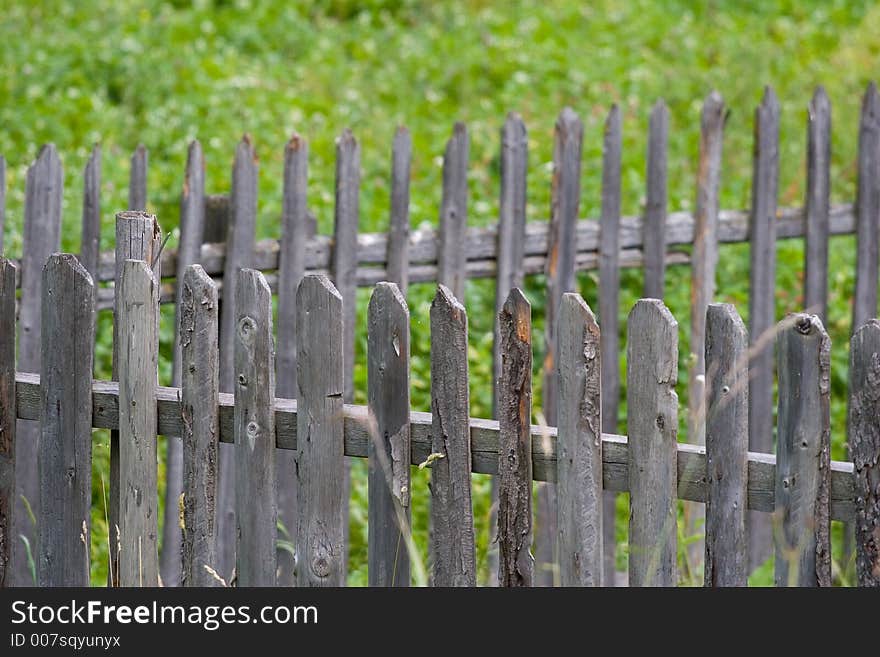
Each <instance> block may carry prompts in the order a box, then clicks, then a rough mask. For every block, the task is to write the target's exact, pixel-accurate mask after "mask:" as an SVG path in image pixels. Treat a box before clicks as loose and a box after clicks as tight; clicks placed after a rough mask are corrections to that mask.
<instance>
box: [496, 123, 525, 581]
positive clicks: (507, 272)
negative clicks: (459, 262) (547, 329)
mask: <svg viewBox="0 0 880 657" xmlns="http://www.w3.org/2000/svg"><path fill="white" fill-rule="evenodd" d="M528 157H529V137H528V133H527V132H526V126H525V124H524V123H523V121H522V119H521V118H520V116H519V115H518V114H515V113H513V112H511V113H510V114H508V116H507V120H506V121H505V122H504V127H503V128H502V129H501V195H500V196H501V198H500V202H499V211H498V240H497V242H496V245H495V262H496V264H497V270H496V273H495V335H494V340H493V344H492V371H493V378H492V382H493V386H492V417H493V418H497V417H498V413H497V409H498V403H499V394H500V391H499V388H498V382H499V380H500V379H501V327H500V324H499V318H500V313H501V312H502V311H503V308H504V303H505V301H507V295H508V294H509V293H510V291H511V290H512V289H513V288H515V287H519V286H521V285H522V284H523V256H524V252H525V237H526V191H527V187H526V176H527V174H528ZM497 502H498V477H493V478H492V512H491V514H490V518H489V526H490V527H496V526H497V522H498V512H497V510H496V509H497ZM490 531H491V530H490ZM497 571H498V546H497V544H496V542H492V541H490V544H489V583H490V584H497V581H496V576H497Z"/></svg>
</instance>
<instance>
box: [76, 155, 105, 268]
mask: <svg viewBox="0 0 880 657" xmlns="http://www.w3.org/2000/svg"><path fill="white" fill-rule="evenodd" d="M100 257H101V147H100V146H99V145H98V144H95V146H94V147H93V148H92V154H91V156H90V157H89V161H88V163H86V168H85V171H84V174H83V209H82V242H81V246H80V251H79V262H80V264H81V265H82V266H83V267H85V268H86V271H87V272H89V276H91V277H92V281H95V280H97V277H98V262H99V258H100Z"/></svg>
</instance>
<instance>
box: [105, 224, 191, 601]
mask: <svg viewBox="0 0 880 657" xmlns="http://www.w3.org/2000/svg"><path fill="white" fill-rule="evenodd" d="M161 240H162V231H161V229H160V228H159V222H157V221H156V217H155V216H154V215H151V214H147V213H146V212H138V211H131V210H129V211H126V212H118V213H117V214H116V254H115V260H114V264H115V268H116V276H115V279H114V280H115V283H114V288H113V290H114V304H115V308H114V312H113V378H114V380H118V379H119V376H118V371H119V359H120V357H121V356H120V344H121V337H120V335H119V313H118V312H117V310H118V303H119V297H118V294H119V290H120V289H121V287H122V271H123V265H124V264H125V262H126V260H142V261H144V262H147V263H153V266H152V271H153V277H154V278H155V279H156V281H160V280H162V279H161V265H162V261H161V259H160V258H158V257H157V256H158V255H159V250H160V248H161V243H162V242H161ZM157 293H158V292H157ZM157 321H158V315H157ZM157 335H158V328H157ZM117 428H118V427H117ZM171 435H180V434H171ZM119 457H120V445H119V432H118V431H111V432H110V503H109V504H108V507H109V509H108V526H109V531H110V543H111V545H113V544H116V543H118V541H119V536H118V532H117V529H116V528H117V527H120V526H121V525H120V524H119V522H120V520H119V508H120V506H119V501H120V494H121V491H122V489H121V487H120V479H119V476H120V470H119ZM109 559H110V563H109V567H108V569H107V579H108V582H109V584H110V585H111V586H118V585H119V581H120V580H119V553H118V551H114V550H110V555H109Z"/></svg>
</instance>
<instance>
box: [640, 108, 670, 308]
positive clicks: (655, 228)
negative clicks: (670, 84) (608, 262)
mask: <svg viewBox="0 0 880 657" xmlns="http://www.w3.org/2000/svg"><path fill="white" fill-rule="evenodd" d="M668 148H669V109H668V108H667V107H666V103H664V102H663V100H662V99H661V100H658V101H657V102H656V103H655V104H654V108H653V109H652V110H651V120H650V122H649V125H648V157H647V160H648V163H647V172H646V175H645V178H646V181H647V191H646V193H645V219H644V238H643V244H644V246H643V250H644V253H645V264H644V270H645V287H644V294H645V296H646V297H648V298H652V299H662V298H663V288H664V286H665V281H666V213H667V194H668V192H667V188H668V183H667V162H666V161H667V151H668Z"/></svg>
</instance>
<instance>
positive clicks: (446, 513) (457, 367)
mask: <svg viewBox="0 0 880 657" xmlns="http://www.w3.org/2000/svg"><path fill="white" fill-rule="evenodd" d="M467 337H468V330H467V313H466V312H465V309H464V306H463V305H462V304H461V303H460V302H459V301H458V299H456V298H455V296H453V294H452V292H451V291H450V290H449V288H447V287H446V286H445V285H440V286H438V288H437V294H436V295H435V296H434V301H433V302H432V303H431V453H432V454H435V455H438V456H436V457H435V458H436V460H435V461H434V463H433V467H432V469H431V523H432V529H433V535H432V537H431V564H432V572H431V584H432V586H476V577H477V573H476V552H475V548H474V513H473V507H472V505H471V442H470V431H469V430H468V413H469V408H470V397H469V393H468V361H467Z"/></svg>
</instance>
